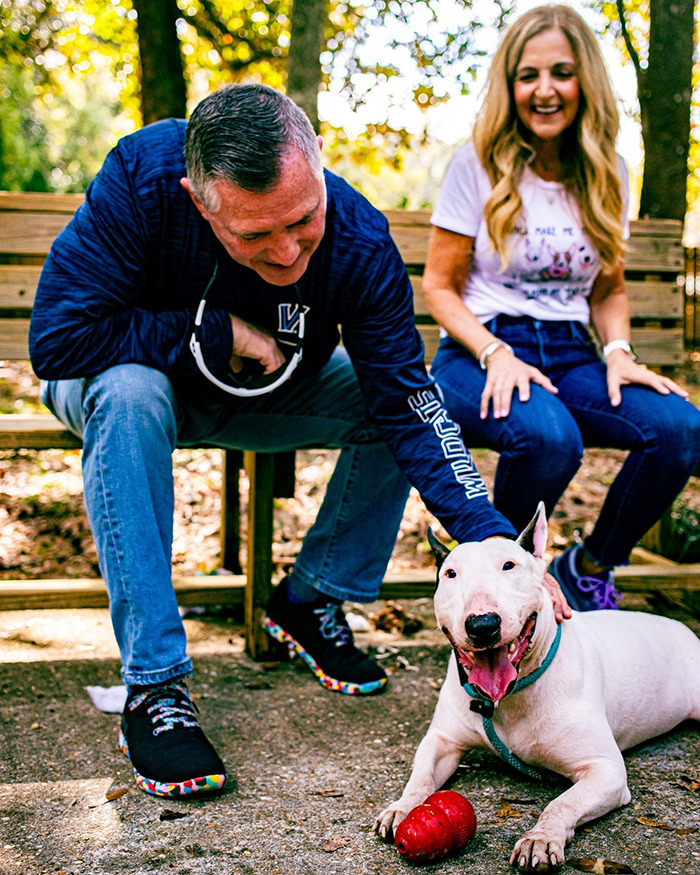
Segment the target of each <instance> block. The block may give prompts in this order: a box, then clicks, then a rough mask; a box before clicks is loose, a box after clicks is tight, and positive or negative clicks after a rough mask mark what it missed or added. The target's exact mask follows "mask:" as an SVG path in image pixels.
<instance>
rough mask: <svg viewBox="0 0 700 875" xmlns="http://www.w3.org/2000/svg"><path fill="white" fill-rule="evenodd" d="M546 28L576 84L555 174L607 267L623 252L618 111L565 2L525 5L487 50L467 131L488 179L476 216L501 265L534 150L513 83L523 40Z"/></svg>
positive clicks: (594, 46) (594, 52)
mask: <svg viewBox="0 0 700 875" xmlns="http://www.w3.org/2000/svg"><path fill="white" fill-rule="evenodd" d="M552 28H559V29H560V30H562V31H563V33H564V34H565V36H566V37H567V39H568V41H569V43H570V45H571V50H572V52H573V55H574V59H575V61H576V72H577V76H578V80H579V89H580V103H579V111H578V115H577V117H576V120H575V121H574V122H573V124H572V125H571V126H570V127H569V128H568V129H567V130H566V131H565V132H564V137H563V140H562V148H561V156H560V157H561V160H562V166H563V178H562V180H561V181H562V182H563V183H564V186H565V188H566V190H567V192H569V193H570V194H571V195H572V196H573V197H574V198H575V199H576V201H577V203H578V206H579V210H580V214H581V222H582V225H583V230H584V231H585V233H586V234H587V235H588V237H589V238H590V239H591V241H592V242H593V243H594V245H595V246H596V248H597V249H598V252H599V257H600V262H601V266H602V270H603V272H604V273H612V272H613V271H614V269H615V268H616V267H617V265H618V264H619V263H620V260H621V259H622V257H623V253H624V244H623V240H622V221H621V216H620V213H621V210H622V190H621V184H620V179H619V175H618V173H619V165H618V159H617V156H616V153H615V138H616V136H617V130H618V127H619V116H618V113H617V107H616V105H615V98H614V97H613V93H612V89H611V87H610V81H609V79H608V75H607V71H606V69H605V65H604V63H603V58H602V56H601V54H600V49H599V47H598V43H597V40H596V37H595V34H594V33H593V31H592V30H591V29H590V28H589V27H588V25H587V24H586V23H585V22H584V21H583V19H582V18H581V17H580V15H578V14H577V13H576V12H574V10H573V9H571V8H570V7H568V6H539V7H537V8H535V9H531V10H530V11H529V12H526V13H525V14H524V15H522V16H521V17H520V18H518V19H517V21H515V22H513V24H512V25H511V26H510V27H509V28H508V30H507V31H506V33H505V35H504V37H503V39H502V41H501V43H500V45H499V47H498V49H497V51H496V53H495V55H494V58H493V63H492V64H491V69H490V71H489V75H488V80H487V83H486V94H485V97H484V100H483V103H482V105H481V109H480V110H479V113H478V116H477V119H476V123H475V127H474V134H473V140H474V145H475V148H476V152H477V155H478V156H479V159H480V160H481V163H482V165H483V166H484V168H485V169H486V172H487V173H488V175H489V178H490V180H491V185H492V186H493V188H492V191H491V196H490V197H489V199H488V200H487V202H486V204H485V206H484V220H485V222H486V228H487V230H488V235H489V238H490V240H491V243H492V245H493V247H494V249H495V251H496V252H497V253H498V255H500V257H501V263H502V266H503V268H504V269H505V267H506V264H507V260H508V237H509V235H510V234H511V232H512V231H513V230H514V228H515V225H516V222H517V220H518V218H519V217H520V216H521V214H522V211H523V203H522V200H521V198H520V194H519V192H518V186H519V184H520V180H521V178H522V174H523V170H524V169H525V167H526V166H527V165H528V164H530V163H531V162H532V161H533V160H534V158H535V150H534V149H533V147H532V146H531V145H530V143H529V142H528V136H529V133H530V132H529V131H528V130H527V129H526V128H525V127H524V126H523V125H522V123H521V122H520V120H519V118H518V114H517V111H516V108H515V101H514V99H513V83H514V81H515V75H516V71H517V68H518V64H519V63H520V58H521V57H522V54H523V49H524V47H525V43H527V41H528V40H530V39H532V37H534V36H537V35H538V34H540V33H542V32H543V31H546V30H550V29H552Z"/></svg>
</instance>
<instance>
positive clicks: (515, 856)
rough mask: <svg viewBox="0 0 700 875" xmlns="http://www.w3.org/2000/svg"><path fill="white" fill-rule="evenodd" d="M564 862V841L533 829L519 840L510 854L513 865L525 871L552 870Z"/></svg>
mask: <svg viewBox="0 0 700 875" xmlns="http://www.w3.org/2000/svg"><path fill="white" fill-rule="evenodd" d="M563 862H564V842H562V841H559V840H558V839H556V838H552V837H551V836H550V837H547V836H546V835H544V834H543V833H542V832H541V831H539V830H537V828H535V829H531V830H530V831H529V832H526V833H525V835H523V836H521V838H520V839H519V840H518V841H517V843H516V845H515V848H514V849H513V853H512V854H511V856H510V863H511V866H515V867H516V869H520V870H521V871H523V872H550V871H551V870H552V869H558V868H559V866H561V865H562V864H563Z"/></svg>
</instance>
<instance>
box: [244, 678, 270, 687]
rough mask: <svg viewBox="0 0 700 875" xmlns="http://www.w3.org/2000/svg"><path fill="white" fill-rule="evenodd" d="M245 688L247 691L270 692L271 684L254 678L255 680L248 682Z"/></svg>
mask: <svg viewBox="0 0 700 875" xmlns="http://www.w3.org/2000/svg"><path fill="white" fill-rule="evenodd" d="M245 687H246V689H247V690H271V689H272V684H270V683H269V682H268V681H265V680H263V679H262V678H255V680H252V681H248V683H247V684H246V685H245Z"/></svg>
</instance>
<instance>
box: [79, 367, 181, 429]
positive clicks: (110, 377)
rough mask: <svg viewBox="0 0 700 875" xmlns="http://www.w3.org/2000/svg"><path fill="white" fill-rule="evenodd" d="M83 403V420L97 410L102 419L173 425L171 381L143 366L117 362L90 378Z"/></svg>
mask: <svg viewBox="0 0 700 875" xmlns="http://www.w3.org/2000/svg"><path fill="white" fill-rule="evenodd" d="M83 404H84V408H85V415H86V420H87V419H89V418H90V417H91V416H92V415H94V414H95V413H97V412H99V415H100V417H101V418H104V417H115V418H117V419H119V420H122V421H123V420H125V419H128V420H130V421H131V422H138V423H139V424H141V425H143V426H144V427H147V424H148V422H149V421H150V420H156V421H158V422H161V423H162V424H164V425H166V426H167V427H168V428H169V429H174V428H175V420H176V413H175V411H176V402H175V395H174V392H173V389H172V385H171V383H170V380H169V379H168V377H166V375H165V374H163V373H162V372H161V371H157V370H155V369H154V368H149V367H146V366H145V365H139V364H126V365H116V366H115V367H113V368H108V369H107V370H106V371H103V372H102V373H101V374H97V375H95V376H94V377H89V378H88V379H87V380H86V381H85V394H84V399H83Z"/></svg>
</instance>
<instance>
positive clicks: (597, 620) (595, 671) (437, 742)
mask: <svg viewBox="0 0 700 875" xmlns="http://www.w3.org/2000/svg"><path fill="white" fill-rule="evenodd" d="M429 536H430V540H431V546H432V548H433V552H434V553H435V556H436V560H437V562H438V587H437V591H436V593H435V614H436V617H437V622H438V626H439V628H441V629H442V631H443V632H444V633H445V635H446V636H447V638H448V640H449V641H450V643H451V645H452V647H453V650H454V652H453V654H452V656H451V658H450V661H449V666H448V670H447V677H446V679H445V682H444V684H443V686H442V689H441V691H440V696H439V698H438V703H437V706H436V708H435V713H434V715H433V719H432V722H431V724H430V727H429V728H428V732H427V734H426V735H425V737H424V738H423V740H422V741H421V743H420V745H419V746H418V750H417V751H416V755H415V759H414V763H413V771H412V773H411V777H410V779H409V781H408V783H407V784H406V787H405V789H404V791H403V794H402V796H401V798H400V799H398V800H397V801H396V802H394V803H393V804H392V805H390V806H389V807H388V808H386V809H385V810H384V811H382V813H381V814H380V815H379V817H378V818H377V820H376V822H375V824H374V829H375V830H376V831H377V832H378V833H379V835H380V836H381V837H382V838H389V837H390V836H391V834H392V831H393V830H394V829H395V828H396V827H397V826H398V825H399V823H401V821H402V820H403V819H404V818H405V817H406V815H407V814H408V812H409V811H410V810H411V809H412V808H414V807H415V806H416V805H420V804H421V803H422V802H423V801H424V800H425V799H426V797H427V796H429V795H430V794H431V793H433V792H435V791H436V790H437V789H438V788H440V787H441V786H442V785H443V784H444V783H445V781H447V779H448V778H449V777H450V775H452V773H453V772H454V771H455V769H456V768H457V765H458V764H459V761H460V759H461V757H462V755H463V754H464V753H465V751H466V750H468V749H469V748H472V747H485V748H487V749H490V750H492V751H495V752H496V753H498V754H500V755H501V756H502V757H503V758H505V759H506V760H507V761H508V762H510V763H511V764H512V765H514V766H515V767H516V768H519V769H520V770H521V771H525V772H526V773H528V774H531V775H532V776H541V774H542V773H543V771H544V772H545V773H552V772H553V773H556V774H558V775H561V776H563V777H564V778H566V779H568V780H569V781H570V782H571V786H570V787H568V788H567V789H566V790H565V791H564V792H563V793H562V794H561V795H560V796H558V797H557V798H556V799H554V800H553V801H552V802H550V803H549V805H547V807H546V808H545V809H544V811H543V812H542V815H541V816H540V818H539V819H538V821H537V823H536V824H535V826H534V827H533V828H532V829H530V830H528V831H527V832H526V833H525V834H524V835H523V836H522V837H521V838H520V839H519V840H518V842H517V843H516V845H515V848H514V850H513V853H512V855H511V858H510V862H511V864H512V865H514V866H516V867H517V868H519V869H521V870H532V869H537V870H538V871H545V870H548V869H550V868H555V867H557V866H560V865H561V864H562V863H563V862H564V847H565V845H566V843H567V842H568V841H570V840H571V838H572V837H573V835H574V830H575V829H576V827H578V826H580V825H581V824H583V823H586V822H587V821H589V820H592V819H594V818H597V817H600V816H601V815H603V814H606V813H607V812H609V811H612V810H613V809H614V808H617V807H618V806H621V805H626V804H627V803H628V802H629V801H630V798H631V797H630V792H629V789H628V787H627V774H626V770H625V764H624V761H623V757H622V753H621V751H623V750H625V749H626V748H630V747H633V746H634V745H636V744H639V743H640V742H643V741H646V740H647V739H649V738H652V737H654V736H656V735H661V734H662V733H664V732H667V731H669V730H671V729H673V728H674V727H675V726H677V725H678V724H679V723H681V722H682V721H684V720H686V719H693V720H700V639H698V638H697V636H696V635H695V634H694V633H693V632H691V630H690V629H688V628H687V627H686V626H684V625H683V624H682V623H679V622H677V621H675V620H670V619H667V618H664V617H657V616H654V615H651V614H645V613H639V612H632V611H591V612H588V613H577V612H576V611H574V612H573V616H572V618H571V619H570V620H566V621H564V622H563V623H562V624H557V622H556V620H555V618H554V610H553V607H552V602H551V598H550V596H549V594H548V593H547V591H546V590H545V588H544V586H543V579H544V574H545V559H544V551H545V547H546V540H547V522H546V517H545V512H544V506H543V505H542V504H540V506H539V507H538V510H537V513H536V515H535V517H534V519H533V520H532V522H531V523H530V525H529V526H528V527H527V528H526V529H525V531H524V532H523V533H522V534H521V535H520V537H519V538H518V540H517V541H511V540H507V539H506V538H490V539H488V540H486V541H482V542H480V543H466V544H460V545H459V546H457V547H455V549H454V550H452V551H450V550H448V549H447V548H446V547H445V546H444V545H442V544H441V543H440V542H439V541H438V540H437V538H435V536H434V535H433V533H432V532H430V533H429Z"/></svg>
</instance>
